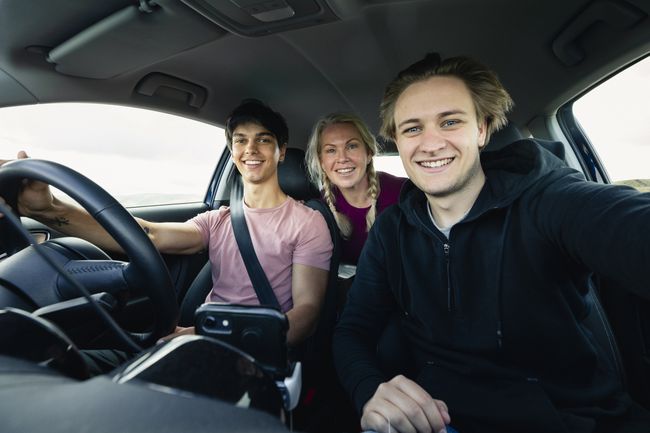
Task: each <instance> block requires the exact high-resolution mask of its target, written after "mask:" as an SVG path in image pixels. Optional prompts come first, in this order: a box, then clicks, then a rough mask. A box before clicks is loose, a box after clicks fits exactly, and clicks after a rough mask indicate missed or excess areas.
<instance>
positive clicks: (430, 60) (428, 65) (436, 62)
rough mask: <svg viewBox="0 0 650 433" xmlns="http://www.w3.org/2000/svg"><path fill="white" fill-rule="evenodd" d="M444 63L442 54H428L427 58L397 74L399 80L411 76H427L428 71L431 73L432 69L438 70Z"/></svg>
mask: <svg viewBox="0 0 650 433" xmlns="http://www.w3.org/2000/svg"><path fill="white" fill-rule="evenodd" d="M441 62H442V59H441V58H440V54H438V53H427V55H426V56H424V58H423V59H422V60H420V61H417V62H415V63H413V64H412V65H410V66H409V67H407V68H406V69H403V70H402V71H400V73H399V74H397V77H398V78H404V77H408V76H410V75H415V76H420V75H424V74H426V73H427V72H428V71H431V70H432V69H435V68H437V67H438V66H440V63H441Z"/></svg>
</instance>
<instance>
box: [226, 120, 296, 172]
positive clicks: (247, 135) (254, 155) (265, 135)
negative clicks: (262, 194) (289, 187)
mask: <svg viewBox="0 0 650 433" xmlns="http://www.w3.org/2000/svg"><path fill="white" fill-rule="evenodd" d="M285 151H286V146H284V145H283V146H282V147H280V146H278V141H277V140H276V138H275V136H274V135H273V134H272V133H271V132H270V131H269V130H267V129H266V128H264V127H263V126H262V125H259V124H257V123H252V122H249V123H244V124H241V125H239V126H237V128H235V130H234V131H233V135H232V159H233V161H234V162H235V165H236V166H237V169H238V170H239V172H240V173H241V175H242V179H243V181H244V182H248V183H252V184H262V183H265V182H267V181H268V180H269V179H272V178H274V177H277V169H278V161H281V160H282V159H284V153H285Z"/></svg>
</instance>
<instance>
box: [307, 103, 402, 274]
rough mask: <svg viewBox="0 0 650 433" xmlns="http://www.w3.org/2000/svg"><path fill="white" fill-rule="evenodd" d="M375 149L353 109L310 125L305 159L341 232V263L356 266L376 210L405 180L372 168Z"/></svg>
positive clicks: (396, 193) (394, 198)
mask: <svg viewBox="0 0 650 433" xmlns="http://www.w3.org/2000/svg"><path fill="white" fill-rule="evenodd" d="M376 153H377V142H376V140H375V137H374V136H373V135H372V134H371V133H370V131H369V130H368V127H367V126H366V125H365V123H364V122H363V121H362V120H361V119H360V118H359V117H358V116H356V115H354V114H349V113H333V114H329V115H327V116H325V117H323V118H321V119H319V120H318V121H317V122H316V124H315V125H314V129H313V132H312V135H311V138H310V140H309V145H308V148H307V152H306V155H305V159H306V163H307V167H308V169H309V175H310V177H311V179H312V181H313V182H314V183H315V184H316V185H318V186H319V188H320V189H321V193H322V195H323V200H324V201H325V202H326V203H327V205H328V206H329V208H330V210H331V211H332V213H333V214H334V218H335V219H336V222H337V224H338V226H339V229H340V231H341V236H342V238H343V244H342V248H341V261H343V262H345V263H351V264H355V265H356V263H357V260H358V259H359V255H360V254H361V249H362V248H363V244H364V243H365V242H366V239H367V237H368V231H369V230H370V227H372V224H373V223H374V222H375V218H376V217H377V214H379V213H380V212H381V211H383V210H384V209H385V208H386V207H388V206H390V205H391V204H394V203H396V202H397V199H398V196H399V191H400V189H401V187H402V184H403V183H404V181H405V180H406V179H404V178H400V177H395V176H392V175H390V174H388V173H383V172H376V171H375V168H374V166H373V163H372V158H373V156H374V155H375V154H376Z"/></svg>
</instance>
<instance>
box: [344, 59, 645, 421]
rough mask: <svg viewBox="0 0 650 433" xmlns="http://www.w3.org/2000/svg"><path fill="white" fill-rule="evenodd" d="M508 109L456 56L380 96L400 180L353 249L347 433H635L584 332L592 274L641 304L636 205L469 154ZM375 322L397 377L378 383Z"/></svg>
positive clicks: (629, 406) (618, 387) (641, 412)
mask: <svg viewBox="0 0 650 433" xmlns="http://www.w3.org/2000/svg"><path fill="white" fill-rule="evenodd" d="M511 107H512V100H511V98H510V96H509V95H508V93H507V91H506V90H505V89H504V87H503V86H502V85H501V83H500V82H499V80H498V78H497V76H496V74H495V73H494V72H492V71H491V70H489V69H488V68H486V67H484V66H483V65H481V64H479V63H478V62H476V61H474V60H471V59H469V58H464V57H456V58H450V59H446V60H444V61H441V60H440V58H439V57H438V56H437V55H429V56H427V57H425V58H424V59H423V60H421V61H419V62H417V63H415V64H413V65H411V66H410V67H408V68H407V69H405V70H404V71H402V72H401V73H400V74H399V76H398V77H397V78H396V79H395V80H394V81H393V82H391V83H390V84H389V85H388V87H387V89H386V92H385V94H384V99H383V102H382V104H381V117H382V128H381V132H382V135H384V136H385V137H386V138H389V139H393V140H394V141H395V142H396V144H397V148H398V150H399V153H400V157H401V159H402V162H403V164H404V167H405V169H406V172H407V174H408V176H409V178H410V182H407V184H406V185H405V187H404V188H403V189H402V193H401V196H400V202H399V205H398V206H393V207H392V208H389V209H387V210H386V211H385V212H384V213H382V214H381V215H380V216H379V218H378V219H377V221H376V222H375V225H374V227H373V229H372V231H371V233H370V234H369V236H368V241H367V243H366V246H365V248H364V250H363V252H362V255H361V258H360V260H359V265H358V268H357V275H356V279H355V282H354V284H353V286H352V288H351V290H350V295H349V298H348V303H347V305H346V308H345V311H344V313H343V316H342V318H341V320H340V322H339V326H338V328H337V331H336V334H335V346H334V352H335V360H336V364H337V369H338V372H339V375H340V377H341V380H342V382H343V384H344V386H345V387H346V389H347V390H348V392H349V393H350V394H351V396H352V398H353V400H354V402H355V404H356V406H357V409H358V410H359V412H360V413H361V426H362V428H363V429H366V430H376V431H378V432H389V431H390V432H432V431H433V432H443V431H445V430H446V428H447V426H448V425H451V426H453V427H454V428H456V429H457V430H458V431H460V432H461V433H465V432H468V433H469V432H495V433H496V432H499V433H503V432H526V433H536V432H539V433H549V432H584V433H586V432H622V431H629V432H636V431H643V430H640V429H642V428H645V429H647V427H648V425H650V416H649V414H648V412H647V411H646V410H645V409H643V408H641V407H640V406H639V405H637V404H636V403H634V402H632V401H631V399H630V397H629V396H628V395H627V394H626V393H625V392H624V390H623V388H622V384H621V382H620V379H619V377H618V376H617V374H616V372H615V371H614V369H613V368H612V367H611V366H610V365H608V362H607V357H606V354H605V353H604V350H603V348H601V347H600V346H599V345H598V343H597V341H596V340H595V338H594V337H593V335H592V334H591V332H590V331H589V329H588V328H587V326H586V325H585V324H584V323H583V321H584V319H585V317H586V316H587V314H588V313H589V310H590V304H589V301H588V299H587V298H586V296H585V295H586V294H587V292H588V290H589V284H590V279H591V277H592V273H593V272H597V273H599V274H601V275H604V276H606V277H608V278H609V279H611V280H613V281H615V282H617V283H618V285H619V286H621V287H625V288H629V289H630V290H636V291H637V293H639V294H642V295H645V296H649V295H650V274H648V272H647V270H646V269H645V267H644V266H642V264H644V263H648V262H649V260H650V239H648V236H647V233H648V231H647V224H648V221H650V194H641V193H639V192H637V191H635V190H633V189H632V188H627V187H620V186H611V185H600V184H596V183H592V182H586V181H585V180H584V178H583V176H582V174H581V173H578V172H576V171H575V170H572V169H570V168H568V167H567V166H566V165H565V164H564V163H563V161H562V160H560V159H559V158H557V157H555V156H554V155H552V154H551V153H550V152H548V151H546V150H544V149H543V148H542V147H541V146H540V145H539V144H538V143H537V142H535V141H534V140H530V139H526V140H520V141H517V142H515V143H512V144H510V145H509V146H506V147H505V148H503V149H501V150H496V151H494V152H482V150H483V148H484V147H485V146H486V144H487V143H488V139H489V137H490V134H492V133H493V132H495V131H497V130H498V129H499V128H501V127H502V126H503V125H504V124H505V123H506V114H507V112H508V111H509V110H510V109H511ZM644 233H645V234H646V235H642V234H644ZM603 245H607V250H606V251H604V250H603V249H602V246H603ZM392 315H397V316H398V317H399V320H400V324H401V328H402V331H403V334H404V336H405V344H406V346H407V347H408V349H409V351H410V357H411V358H412V359H411V360H412V361H413V364H414V366H413V367H414V370H415V374H412V375H411V378H406V377H405V376H402V375H398V376H396V377H392V378H391V377H384V374H383V372H382V370H381V368H380V367H379V363H378V359H377V355H376V350H377V342H378V340H379V337H380V334H381V332H382V329H383V327H384V325H385V324H386V322H387V321H388V318H389V317H391V316H392Z"/></svg>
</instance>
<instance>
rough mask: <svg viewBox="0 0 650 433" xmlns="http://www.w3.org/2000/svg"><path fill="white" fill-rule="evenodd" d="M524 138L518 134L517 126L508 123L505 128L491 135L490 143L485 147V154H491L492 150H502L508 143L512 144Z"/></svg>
mask: <svg viewBox="0 0 650 433" xmlns="http://www.w3.org/2000/svg"><path fill="white" fill-rule="evenodd" d="M523 138H524V136H523V135H522V134H521V132H519V129H518V128H517V126H515V124H514V123H512V122H508V124H507V125H506V126H504V127H503V128H501V129H500V130H499V131H497V132H495V133H494V134H492V136H491V137H490V141H489V142H488V144H487V146H485V152H492V151H494V150H499V149H503V148H504V147H506V146H507V145H509V144H510V143H514V142H515V141H517V140H521V139H523Z"/></svg>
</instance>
